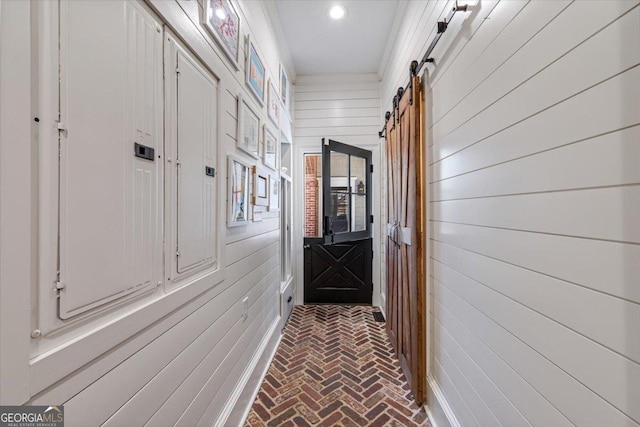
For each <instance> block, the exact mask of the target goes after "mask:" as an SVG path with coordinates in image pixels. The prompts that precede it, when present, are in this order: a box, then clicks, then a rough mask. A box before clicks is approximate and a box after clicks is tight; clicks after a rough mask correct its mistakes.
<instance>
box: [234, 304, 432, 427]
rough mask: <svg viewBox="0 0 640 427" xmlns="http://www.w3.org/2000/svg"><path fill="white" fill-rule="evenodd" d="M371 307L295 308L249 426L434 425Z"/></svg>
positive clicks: (324, 306) (255, 403) (251, 414)
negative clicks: (421, 407) (411, 387)
mask: <svg viewBox="0 0 640 427" xmlns="http://www.w3.org/2000/svg"><path fill="white" fill-rule="evenodd" d="M372 311H374V309H373V308H372V307H363V306H336V305H308V306H296V307H295V308H294V310H293V314H292V315H291V319H290V320H289V323H288V325H287V327H286V328H285V332H284V337H283V338H282V342H281V344H280V347H279V348H278V350H277V352H276V355H275V358H274V360H273V362H272V364H271V366H270V367H269V371H268V372H267V375H266V377H265V380H264V382H263V383H262V387H261V389H260V391H259V392H258V396H257V397H256V400H255V402H254V403H253V407H252V408H251V412H250V413H249V416H248V418H247V423H246V426H252V427H257V426H282V427H291V426H403V427H404V426H428V427H430V426H431V424H430V423H429V420H428V419H427V415H426V413H425V412H424V410H423V409H420V408H418V406H417V405H416V404H415V402H414V401H413V398H412V396H411V392H410V391H409V386H408V385H407V383H406V380H405V377H404V375H403V374H402V371H401V369H400V365H399V363H398V361H397V360H396V359H395V357H394V355H393V350H392V347H391V343H390V342H389V339H388V338H387V334H386V332H385V323H382V322H381V323H378V322H375V321H374V319H373V316H372V314H371V312H372Z"/></svg>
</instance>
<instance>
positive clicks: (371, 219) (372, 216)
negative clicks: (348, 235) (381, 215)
mask: <svg viewBox="0 0 640 427" xmlns="http://www.w3.org/2000/svg"><path fill="white" fill-rule="evenodd" d="M371 224H373V215H371Z"/></svg>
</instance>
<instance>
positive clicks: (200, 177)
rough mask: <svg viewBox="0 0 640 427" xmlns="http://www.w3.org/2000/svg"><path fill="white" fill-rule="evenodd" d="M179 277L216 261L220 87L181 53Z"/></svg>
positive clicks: (179, 95) (179, 63)
mask: <svg viewBox="0 0 640 427" xmlns="http://www.w3.org/2000/svg"><path fill="white" fill-rule="evenodd" d="M177 79H178V97H177V101H178V129H177V131H178V140H177V148H178V158H177V159H178V162H179V164H178V174H177V175H178V254H177V256H178V272H179V273H183V272H184V271H187V270H189V269H192V268H194V267H197V266H198V265H201V264H203V263H207V262H210V261H212V259H213V256H214V242H215V232H216V230H215V229H214V224H215V216H216V215H215V214H216V210H215V207H216V200H215V199H214V197H215V193H216V192H215V187H216V179H215V173H216V172H215V167H216V164H215V154H214V152H215V138H216V135H215V123H216V82H215V81H214V80H213V79H212V78H211V77H210V76H209V75H208V74H207V72H206V71H204V70H203V69H202V68H201V67H199V66H198V65H197V64H196V63H195V62H194V61H193V60H192V59H191V58H189V57H188V56H187V55H186V54H185V53H184V52H182V51H180V52H178V76H177Z"/></svg>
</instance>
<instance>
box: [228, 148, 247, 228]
mask: <svg viewBox="0 0 640 427" xmlns="http://www.w3.org/2000/svg"><path fill="white" fill-rule="evenodd" d="M250 172H251V167H250V166H249V165H248V164H246V163H245V162H243V161H242V160H240V159H238V158H236V157H233V156H228V162H227V227H236V226H239V225H246V224H247V223H248V222H249V212H250V211H249V209H250V208H251V206H250V204H249V183H250V180H251V176H250V175H249V174H250Z"/></svg>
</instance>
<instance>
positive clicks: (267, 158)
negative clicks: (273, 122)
mask: <svg viewBox="0 0 640 427" xmlns="http://www.w3.org/2000/svg"><path fill="white" fill-rule="evenodd" d="M263 132H264V136H263V141H264V156H263V157H262V162H263V163H264V164H265V166H268V167H269V168H271V169H273V170H275V171H277V170H278V159H279V151H280V150H279V149H278V148H279V147H280V144H279V143H278V137H277V136H276V133H274V132H271V130H270V129H269V127H268V126H267V124H266V123H265V124H264V125H263Z"/></svg>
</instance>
